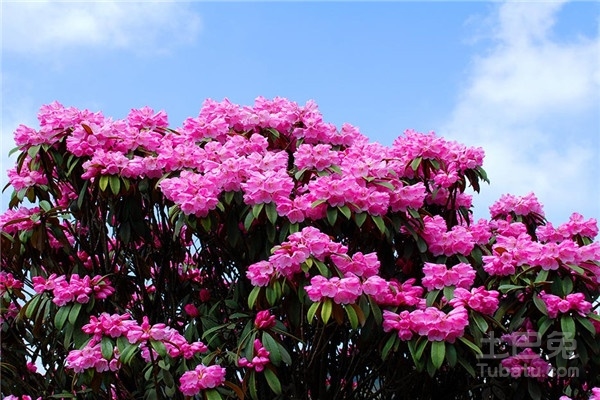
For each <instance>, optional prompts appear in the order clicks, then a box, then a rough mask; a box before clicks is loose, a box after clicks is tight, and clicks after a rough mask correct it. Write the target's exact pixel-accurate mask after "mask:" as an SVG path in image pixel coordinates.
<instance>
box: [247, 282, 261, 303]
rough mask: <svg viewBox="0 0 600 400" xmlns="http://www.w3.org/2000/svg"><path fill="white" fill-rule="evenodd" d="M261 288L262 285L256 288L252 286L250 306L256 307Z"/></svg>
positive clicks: (249, 297)
mask: <svg viewBox="0 0 600 400" xmlns="http://www.w3.org/2000/svg"><path fill="white" fill-rule="evenodd" d="M260 288H261V287H260V286H255V287H254V288H252V291H251V292H250V295H248V307H250V308H254V305H255V304H256V299H257V298H258V295H259V294H260Z"/></svg>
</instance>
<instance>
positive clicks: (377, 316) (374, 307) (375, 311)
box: [369, 296, 383, 325]
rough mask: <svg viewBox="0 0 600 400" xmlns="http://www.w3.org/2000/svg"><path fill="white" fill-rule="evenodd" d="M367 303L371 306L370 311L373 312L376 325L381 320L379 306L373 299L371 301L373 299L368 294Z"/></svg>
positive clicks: (381, 315) (379, 323)
mask: <svg viewBox="0 0 600 400" xmlns="http://www.w3.org/2000/svg"><path fill="white" fill-rule="evenodd" d="M369 305H370V306H371V312H372V313H373V318H374V319H375V323H377V325H381V323H382V322H383V314H382V312H381V308H380V307H379V305H378V304H377V303H376V302H375V301H373V299H372V298H371V297H370V296H369Z"/></svg>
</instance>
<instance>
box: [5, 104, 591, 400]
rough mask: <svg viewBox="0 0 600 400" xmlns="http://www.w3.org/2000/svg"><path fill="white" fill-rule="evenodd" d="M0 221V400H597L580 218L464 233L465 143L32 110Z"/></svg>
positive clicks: (230, 119) (475, 159)
mask: <svg viewBox="0 0 600 400" xmlns="http://www.w3.org/2000/svg"><path fill="white" fill-rule="evenodd" d="M38 118H39V122H40V127H39V129H34V128H30V127H26V126H22V125H21V126H19V128H18V129H17V131H16V132H15V141H16V144H17V146H18V147H17V148H16V149H15V150H16V151H18V152H19V155H18V161H17V165H16V166H15V167H14V168H13V169H11V170H10V171H9V173H8V174H9V179H10V183H9V185H8V186H10V187H11V188H12V189H13V193H12V197H11V200H10V205H9V209H8V210H7V211H6V212H4V214H2V215H0V228H1V231H2V235H1V240H2V241H1V246H2V256H1V267H2V272H0V296H1V322H2V364H1V368H2V370H1V372H2V383H1V393H2V394H3V395H5V396H8V395H12V396H14V397H12V398H15V397H17V396H22V398H27V397H26V396H31V397H32V398H37V397H41V398H52V397H54V398H61V397H62V398H75V397H76V398H82V399H83V398H99V397H102V398H113V399H142V398H143V399H165V398H184V397H193V398H203V399H206V400H216V399H220V398H221V399H225V398H239V399H244V398H250V399H278V398H280V399H404V398H407V399H415V398H419V399H427V398H455V399H479V398H494V397H496V398H507V399H508V398H519V397H521V398H534V399H541V398H553V399H556V398H558V397H560V396H563V395H564V396H569V397H571V398H578V399H579V398H587V396H588V395H590V394H591V395H592V396H600V393H598V389H594V387H596V386H600V381H599V380H600V378H599V377H600V344H599V343H600V342H599V341H598V336H597V335H598V332H600V318H599V317H598V315H596V313H595V312H594V310H593V308H594V305H595V304H597V303H595V302H597V301H598V297H599V282H600V243H599V242H594V241H593V240H594V238H595V236H596V235H597V233H598V228H597V224H596V221H595V220H585V219H584V218H583V217H582V216H581V215H578V214H573V216H572V217H571V219H570V220H569V222H567V223H565V224H563V225H560V226H556V227H555V226H553V225H552V224H551V223H550V222H547V221H546V219H545V218H544V212H543V209H542V206H541V205H540V204H539V202H538V201H537V199H536V198H535V196H534V195H533V194H530V195H527V196H524V197H515V196H512V195H504V196H502V198H500V199H499V200H498V202H496V203H495V204H494V205H493V206H492V207H491V208H490V219H489V220H485V219H481V220H479V221H474V220H473V218H472V206H471V195H470V194H469V193H470V192H472V191H474V192H479V190H480V185H481V183H482V182H487V177H486V173H485V171H484V170H483V168H482V165H483V158H484V152H483V150H482V149H480V148H473V147H467V146H464V145H462V144H459V143H456V142H452V141H448V140H445V139H443V138H441V137H438V136H436V135H435V134H433V133H430V134H421V133H418V132H414V131H406V132H404V134H403V135H402V136H400V137H398V138H397V139H396V140H395V141H394V142H393V144H392V145H391V146H389V147H386V146H383V145H381V144H378V143H371V142H369V140H368V139H367V138H366V137H365V136H363V135H362V134H361V133H360V132H359V130H358V129H357V128H355V127H353V126H351V125H349V124H344V125H342V127H341V128H340V129H338V128H336V127H335V126H334V125H332V124H330V123H327V122H325V121H324V120H323V118H322V115H321V114H320V113H319V111H318V108H317V106H316V104H315V103H313V102H308V103H307V104H306V105H304V106H299V105H298V104H296V103H293V102H291V101H288V100H286V99H282V98H275V99H273V100H266V99H264V98H258V99H257V100H256V102H255V104H254V105H253V106H251V107H250V106H244V107H242V106H238V105H236V104H232V103H231V102H229V101H227V100H225V101H222V102H215V101H212V100H207V101H206V102H205V103H204V105H203V107H202V109H201V110H200V113H199V115H198V116H197V117H195V118H188V119H186V120H185V121H184V122H183V125H182V126H181V127H180V128H177V129H171V128H169V124H168V120H167V115H166V114H165V113H164V112H162V111H161V112H158V113H155V112H154V111H153V110H152V109H150V108H148V107H144V108H142V109H136V110H131V112H130V113H129V115H128V116H127V117H126V118H125V119H122V120H121V119H119V120H113V119H111V118H107V117H105V116H104V115H103V114H102V113H100V112H90V111H88V110H78V109H75V108H70V107H63V106H62V105H60V104H59V103H56V102H55V103H52V104H49V105H46V106H43V107H42V108H41V110H40V113H39V115H38Z"/></svg>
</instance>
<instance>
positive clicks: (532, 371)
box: [502, 348, 552, 382]
mask: <svg viewBox="0 0 600 400" xmlns="http://www.w3.org/2000/svg"><path fill="white" fill-rule="evenodd" d="M502 367H504V368H506V369H508V370H509V371H510V375H511V376H512V377H513V378H519V377H521V376H527V377H531V378H536V379H537V380H538V381H540V382H543V381H545V380H546V379H548V374H549V373H550V371H551V369H552V365H551V364H550V363H549V362H548V361H545V360H543V359H542V358H541V357H540V356H539V354H536V353H534V352H533V350H531V349H530V348H526V349H525V350H523V351H522V352H521V353H519V354H517V355H514V356H510V357H507V358H505V359H504V360H502Z"/></svg>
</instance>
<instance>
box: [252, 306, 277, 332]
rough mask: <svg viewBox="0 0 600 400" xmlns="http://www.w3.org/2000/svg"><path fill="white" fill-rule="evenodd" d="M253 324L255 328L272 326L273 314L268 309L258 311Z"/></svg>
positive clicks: (273, 321) (273, 322) (273, 324)
mask: <svg viewBox="0 0 600 400" xmlns="http://www.w3.org/2000/svg"><path fill="white" fill-rule="evenodd" d="M254 326H255V327H256V329H269V328H272V327H274V326H275V316H274V315H272V314H271V313H270V312H269V310H263V311H259V312H258V313H256V318H254Z"/></svg>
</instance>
